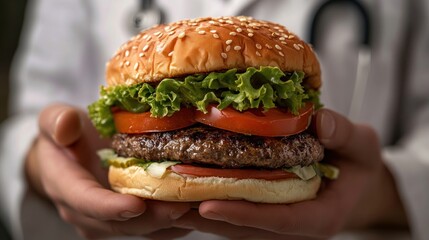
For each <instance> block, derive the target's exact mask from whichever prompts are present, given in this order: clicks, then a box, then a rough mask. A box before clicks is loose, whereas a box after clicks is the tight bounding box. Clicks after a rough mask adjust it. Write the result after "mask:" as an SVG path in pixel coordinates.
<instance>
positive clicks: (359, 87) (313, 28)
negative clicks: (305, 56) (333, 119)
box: [309, 0, 372, 119]
mask: <svg viewBox="0 0 429 240" xmlns="http://www.w3.org/2000/svg"><path fill="white" fill-rule="evenodd" d="M339 5H348V7H353V10H354V11H356V12H357V13H358V14H359V17H360V18H361V19H360V21H361V23H362V27H363V31H362V33H361V39H360V46H359V50H358V62H357V67H356V75H355V79H354V80H355V82H354V88H353V95H352V98H351V103H350V107H349V112H348V117H349V118H350V119H356V118H357V117H358V116H359V113H360V111H361V109H362V105H363V102H364V95H365V91H366V86H367V83H368V79H369V72H370V66H371V27H372V26H371V21H370V16H369V13H368V10H367V9H366V7H365V5H363V4H362V3H361V1H357V0H327V1H325V2H323V3H322V4H321V5H320V6H319V7H318V8H316V11H315V12H314V15H313V19H312V21H311V23H310V28H309V41H310V43H311V44H312V45H313V47H314V48H315V49H316V51H317V48H318V42H317V35H318V34H319V33H318V30H319V28H318V25H319V23H320V22H321V21H320V20H321V18H322V16H323V14H324V13H326V11H327V10H329V9H331V8H334V7H338V6H339Z"/></svg>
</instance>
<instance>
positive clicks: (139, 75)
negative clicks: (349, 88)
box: [106, 16, 321, 89]
mask: <svg viewBox="0 0 429 240" xmlns="http://www.w3.org/2000/svg"><path fill="white" fill-rule="evenodd" d="M260 66H274V67H279V68H280V69H281V70H282V71H284V72H291V71H303V72H304V73H305V76H306V78H305V79H304V84H306V85H307V86H308V87H310V88H313V89H318V88H319V87H320V85H321V80H320V66H319V63H318V61H317V59H316V56H315V53H314V52H313V50H312V48H311V47H310V46H309V45H308V44H306V43H305V42H303V41H302V40H301V39H300V38H299V37H297V36H296V35H295V34H293V33H291V32H290V31H288V30H287V29H286V28H285V27H284V26H281V25H279V24H275V23H271V22H267V21H261V20H254V19H252V18H250V17H243V16H240V17H221V18H211V17H208V18H198V19H192V20H183V21H179V22H174V23H170V24H168V25H159V26H156V27H153V28H151V29H148V30H146V31H143V32H141V33H140V34H138V35H137V36H135V37H133V38H132V39H131V40H130V41H128V42H127V43H126V44H124V45H123V46H122V47H121V48H120V49H119V50H118V52H117V53H116V54H115V56H114V57H113V58H112V59H111V60H110V61H109V62H108V63H107V71H106V77H107V83H108V85H109V86H115V85H132V84H137V83H141V82H159V81H161V80H162V79H163V78H167V77H179V76H186V75H190V74H195V73H208V72H215V71H224V70H228V69H231V68H237V69H239V70H244V69H246V68H248V67H260Z"/></svg>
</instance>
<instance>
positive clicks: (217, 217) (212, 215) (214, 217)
mask: <svg viewBox="0 0 429 240" xmlns="http://www.w3.org/2000/svg"><path fill="white" fill-rule="evenodd" d="M203 217H205V218H208V219H212V220H219V221H224V220H225V217H224V216H222V215H220V214H219V213H216V212H206V213H204V216H203Z"/></svg>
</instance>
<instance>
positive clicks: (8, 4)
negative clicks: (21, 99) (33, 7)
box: [0, 0, 27, 122]
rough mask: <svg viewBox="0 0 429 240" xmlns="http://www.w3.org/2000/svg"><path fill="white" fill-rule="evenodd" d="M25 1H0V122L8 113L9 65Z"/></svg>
mask: <svg viewBox="0 0 429 240" xmlns="http://www.w3.org/2000/svg"><path fill="white" fill-rule="evenodd" d="M26 3H27V1H26V0H13V1H8V0H0V29H1V32H2V33H1V37H0V122H2V121H3V120H4V119H5V118H6V116H7V111H8V109H7V108H8V105H7V100H8V96H9V76H10V65H11V61H12V58H13V56H14V53H15V50H16V47H17V45H18V41H19V35H20V33H21V28H22V22H23V17H24V11H25V6H26Z"/></svg>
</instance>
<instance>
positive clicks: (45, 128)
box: [26, 105, 190, 238]
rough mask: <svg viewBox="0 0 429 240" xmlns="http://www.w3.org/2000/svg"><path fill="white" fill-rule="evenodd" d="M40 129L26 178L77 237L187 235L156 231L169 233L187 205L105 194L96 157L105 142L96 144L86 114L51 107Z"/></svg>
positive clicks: (103, 173)
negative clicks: (172, 224)
mask: <svg viewBox="0 0 429 240" xmlns="http://www.w3.org/2000/svg"><path fill="white" fill-rule="evenodd" d="M39 127H40V134H39V136H38V137H37V140H36V141H35V143H34V144H33V146H32V148H31V150H30V152H29V154H28V157H27V161H26V173H27V178H28V180H29V183H30V185H31V186H33V187H34V189H35V190H36V191H37V192H38V193H40V194H41V195H42V196H44V197H46V198H47V199H49V200H50V201H52V202H53V204H54V205H55V207H56V208H57V210H58V212H59V214H60V216H61V217H62V219H63V220H64V221H66V222H68V223H70V224H72V225H73V226H75V228H76V229H77V231H78V232H79V233H80V234H81V235H82V236H84V237H86V238H100V237H109V236H115V235H144V234H151V237H154V238H155V237H161V236H165V235H167V234H168V235H169V237H178V236H182V235H184V234H187V233H188V231H187V230H183V229H174V228H171V229H169V230H163V231H162V230H161V229H165V228H170V227H171V223H172V221H173V220H174V219H177V218H179V217H180V216H181V215H183V214H184V213H185V212H187V211H188V210H189V209H190V206H189V204H187V203H167V202H157V201H144V200H143V199H141V198H138V197H135V196H132V195H124V194H119V193H115V192H113V191H111V190H109V189H108V188H107V186H108V185H107V184H108V183H107V170H106V169H103V168H102V167H101V164H100V160H99V158H98V156H97V155H96V151H97V150H98V149H101V148H103V147H108V146H109V142H108V141H107V140H100V138H99V135H98V133H97V132H96V130H95V129H94V128H93V126H92V124H91V123H90V121H89V119H88V118H87V116H86V113H85V112H83V111H82V110H79V109H76V108H73V107H71V106H67V105H53V106H50V107H47V108H46V109H44V110H43V111H42V113H41V115H40V118H39ZM158 230H161V231H158Z"/></svg>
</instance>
